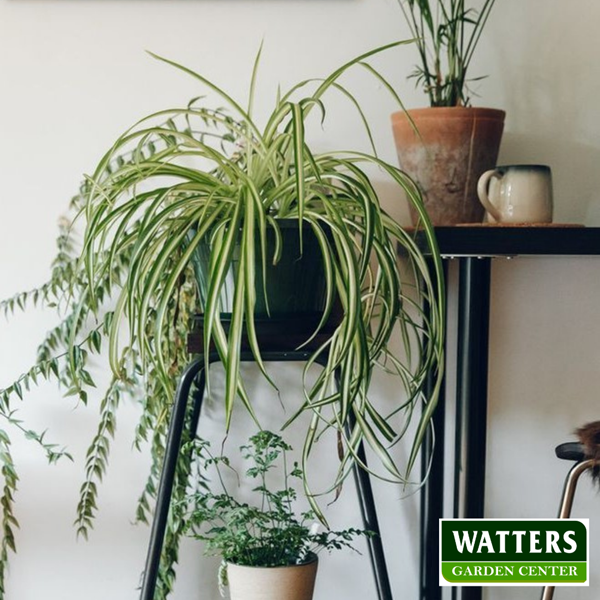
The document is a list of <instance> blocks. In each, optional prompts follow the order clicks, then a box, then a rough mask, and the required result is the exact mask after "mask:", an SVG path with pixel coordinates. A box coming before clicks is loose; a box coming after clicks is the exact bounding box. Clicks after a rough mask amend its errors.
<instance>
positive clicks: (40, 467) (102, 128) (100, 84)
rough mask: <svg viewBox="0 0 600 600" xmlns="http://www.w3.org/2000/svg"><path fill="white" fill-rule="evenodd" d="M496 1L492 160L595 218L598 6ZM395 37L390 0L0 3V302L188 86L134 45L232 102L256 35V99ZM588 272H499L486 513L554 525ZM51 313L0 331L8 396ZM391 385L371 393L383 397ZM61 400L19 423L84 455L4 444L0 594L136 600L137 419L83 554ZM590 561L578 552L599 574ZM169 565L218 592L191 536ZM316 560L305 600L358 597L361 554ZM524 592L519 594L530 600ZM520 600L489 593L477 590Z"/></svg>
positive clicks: (395, 513)
mask: <svg viewBox="0 0 600 600" xmlns="http://www.w3.org/2000/svg"><path fill="white" fill-rule="evenodd" d="M495 11H496V12H495V14H494V16H493V18H492V19H491V21H490V23H489V27H488V31H487V33H486V36H485V39H484V40H482V44H481V52H480V54H479V56H478V59H477V62H476V64H475V65H474V74H475V75H477V74H486V73H487V74H489V75H490V77H489V79H487V80H485V81H484V82H482V83H481V84H478V88H479V92H480V96H481V98H480V101H479V102H478V104H480V105H488V106H495V107H502V108H505V109H507V111H508V119H507V127H506V137H505V141H504V143H503V149H502V156H501V161H502V162H505V163H506V162H525V161H529V162H542V163H548V164H550V165H551V166H552V168H553V170H554V177H555V188H556V189H555V191H556V204H557V207H556V220H558V221H570V222H581V223H585V224H587V225H596V226H598V225H600V202H598V200H599V198H598V193H597V189H598V187H599V184H600V169H598V168H597V164H598V159H599V157H600V115H599V114H598V108H597V98H598V97H600V93H599V92H600V89H599V88H600V73H598V68H597V57H598V56H599V55H600V40H599V38H598V35H597V31H596V24H597V23H598V20H599V19H600V4H598V3H597V2H595V1H594V0H580V1H579V2H578V3H577V7H576V8H574V7H573V3H565V2H559V1H558V0H544V2H540V1H537V2H535V1H530V2H523V1H522V0H501V1H500V2H498V6H497V7H496V9H495ZM405 35H406V30H405V29H404V27H403V23H402V21H401V18H400V14H399V10H398V8H397V6H396V4H395V0H318V1H317V0H303V1H302V0H256V1H252V0H239V1H238V0H220V1H216V0H171V1H166V0H77V1H74V0H70V1H69V0H0V81H1V83H2V85H1V89H2V93H1V94H0V140H1V141H2V143H1V144H0V181H2V187H1V188H0V273H1V274H2V277H1V278H0V297H6V296H8V295H11V294H13V293H14V292H16V291H18V290H21V289H25V288H28V287H31V286H34V285H36V284H38V283H40V282H42V281H44V279H45V277H46V275H47V272H48V266H49V261H50V259H51V255H52V251H53V247H54V246H53V244H54V236H55V223H56V220H57V218H58V216H59V215H60V214H61V213H62V212H64V210H65V208H66V204H67V201H68V199H69V197H70V196H71V195H72V193H73V192H74V190H75V189H76V186H77V185H78V182H79V179H80V176H81V174H82V173H83V172H89V171H90V170H91V169H92V168H93V166H94V163H95V161H96V160H97V159H98V158H99V156H100V154H101V153H102V152H103V151H104V150H105V149H106V147H107V145H108V144H109V143H110V142H111V141H112V140H113V139H114V137H115V136H116V135H117V134H118V133H119V132H121V131H122V130H123V129H124V128H125V127H126V126H128V125H129V124H131V123H132V122H133V121H134V120H135V119H136V118H138V117H139V116H141V115H144V114H146V113H147V112H150V111H152V110H155V109H160V108H163V107H165V106H170V105H178V104H182V103H184V102H186V101H187V99H188V98H189V97H191V96H193V95H195V94H196V93H197V89H196V87H195V84H194V82H193V81H191V80H187V79H186V78H184V77H182V76H181V75H180V74H178V73H176V72H173V71H171V70H169V69H168V68H167V67H165V66H164V65H161V64H158V63H156V62H155V61H153V60H152V59H150V58H149V57H148V56H147V55H145V54H144V52H143V50H144V49H149V50H152V51H155V52H157V53H161V54H164V55H166V56H168V57H170V58H173V59H175V60H178V61H181V62H184V63H186V64H187V65H189V66H191V67H193V68H196V69H198V70H202V71H203V72H204V73H206V74H208V75H210V76H213V77H214V78H215V79H217V80H218V81H219V82H221V83H222V84H223V85H224V86H226V87H227V88H228V89H230V90H231V91H232V93H233V94H235V95H238V96H241V97H243V93H244V90H245V89H246V85H247V80H248V74H249V69H250V65H251V62H252V56H253V54H254V52H255V50H256V48H257V47H258V44H259V43H260V40H261V39H262V38H263V37H264V39H265V52H264V60H263V70H262V78H261V79H262V83H263V84H264V86H265V89H266V92H265V93H264V95H262V96H260V97H259V100H260V104H261V106H263V107H264V106H265V105H266V104H267V101H268V98H269V97H271V96H270V95H272V94H274V91H275V85H276V83H277V82H282V83H283V84H284V85H285V84H286V83H287V84H289V83H293V82H295V81H297V80H299V79H302V78H305V77H308V76H319V75H323V74H327V73H328V72H329V71H330V70H331V69H332V68H333V67H335V66H337V65H338V64H340V63H341V62H342V61H344V60H346V59H348V58H350V57H352V56H353V55H355V54H357V53H360V52H362V51H363V50H366V49H369V48H371V47H374V46H376V45H379V44H382V43H385V42H388V41H391V40H394V39H398V38H401V37H403V36H405ZM413 58H414V55H413V54H412V53H411V51H410V49H409V48H404V49H400V50H397V51H394V52H392V53H390V54H389V55H388V56H386V57H383V58H381V60H379V64H380V65H381V66H382V68H383V69H384V70H385V71H386V73H388V74H389V76H390V78H391V80H392V82H393V83H394V85H396V86H397V88H398V89H399V90H400V91H401V93H402V95H403V97H404V98H405V100H406V103H407V104H408V105H409V106H417V105H418V104H420V103H421V102H422V99H421V97H420V95H419V94H418V93H417V92H415V91H414V90H413V86H412V83H406V81H405V76H406V74H407V73H409V72H410V71H411V69H412V61H413ZM358 83H360V84H361V86H362V87H363V89H362V90H361V100H362V101H363V103H364V105H365V107H366V109H367V111H368V113H369V116H370V117H371V118H372V122H373V123H374V129H375V133H376V137H377V141H378V143H379V146H380V149H381V154H382V156H383V157H384V158H386V159H388V160H394V150H393V146H392V141H391V133H390V131H389V125H388V113H389V112H390V111H391V110H392V108H393V107H392V104H391V102H390V100H389V99H388V98H386V97H385V95H384V94H383V92H382V90H381V89H379V88H378V86H376V85H374V84H372V83H364V82H363V80H362V79H361V80H358ZM343 114H345V113H343ZM364 142H365V140H364V136H363V135H362V134H361V133H359V132H357V130H356V129H354V128H350V127H348V126H346V124H345V122H344V123H339V122H338V123H337V124H335V123H334V124H332V127H331V128H330V129H329V130H328V134H327V137H326V138H325V137H324V136H323V137H322V142H321V143H322V144H323V146H327V147H341V148H351V147H364ZM382 189H384V190H385V189H386V188H385V186H383V185H382ZM385 200H386V204H387V206H388V208H389V210H390V211H391V212H392V213H393V214H395V215H396V216H400V217H401V216H403V215H404V214H405V211H404V208H403V207H402V206H401V205H400V204H399V202H398V200H397V198H395V197H394V195H393V194H390V193H388V194H387V195H386V198H385ZM599 268H600V259H598V260H596V259H559V260H554V259H527V260H525V259H522V260H518V261H512V262H510V263H505V262H498V263H497V264H495V265H494V281H493V318H492V354H491V388H490V427H489V431H490V453H489V457H488V459H489V483H488V485H489V487H488V490H489V497H488V513H489V514H490V516H507V517H508V516H515V517H516V516H531V517H538V516H539V517H541V516H552V515H554V513H555V511H556V501H557V495H558V492H559V488H560V479H561V477H562V474H563V473H564V470H565V466H564V465H560V464H558V461H556V460H555V459H554V458H553V457H552V448H553V446H554V445H555V444H556V443H558V442H560V441H562V440H563V439H565V438H567V437H568V436H569V434H570V432H571V431H572V429H573V428H574V427H575V426H577V425H579V424H581V423H583V422H584V421H585V420H586V419H593V418H598V413H597V409H596V407H597V401H596V396H595V394H596V390H597V389H598V388H599V385H598V384H599V383H600V382H599V379H600V374H599V373H600V370H599V369H598V363H599V361H600V350H599V348H598V344H597V340H598V338H599V336H600V320H599V319H598V308H597V305H598V302H597V298H600V278H598V276H597V273H598V269H599ZM51 323H52V316H50V315H45V314H33V315H29V316H27V317H18V318H16V319H15V320H14V321H13V322H11V323H10V324H6V323H4V322H1V323H0V387H1V386H3V385H5V384H7V383H9V382H10V381H11V380H12V377H14V376H15V375H16V374H18V373H20V372H21V371H22V370H23V369H25V368H26V367H27V366H28V364H29V362H30V361H31V360H32V358H33V356H34V349H35V345H36V341H37V340H38V339H39V336H40V335H41V334H42V333H43V332H44V331H45V329H47V328H48V327H49V326H50V324H51ZM294 376H295V371H293V369H292V370H291V368H288V369H285V370H282V373H281V374H280V375H279V374H278V377H282V378H283V379H282V380H283V381H284V383H285V382H287V381H288V380H293V379H294ZM286 387H290V386H289V385H286ZM389 391H390V390H385V385H384V386H383V388H382V391H380V393H381V394H385V393H386V392H387V393H389ZM267 401H268V400H265V402H267ZM290 402H293V398H290ZM74 408H75V407H74V404H73V402H72V401H70V400H66V401H65V400H60V399H59V395H58V393H57V392H56V391H55V390H54V389H51V388H46V387H44V388H43V389H41V390H40V391H39V392H36V393H35V394H33V395H32V397H31V401H30V402H29V406H28V407H27V409H26V415H27V418H28V419H30V422H31V423H32V424H33V425H35V424H39V426H40V427H45V426H47V425H48V424H50V425H51V435H52V436H53V438H54V439H56V440H58V441H61V442H64V443H67V444H68V445H69V448H70V449H71V450H72V451H73V452H74V454H75V455H76V456H77V458H78V462H77V463H76V464H75V465H68V464H65V465H60V466H57V467H54V468H52V469H48V468H45V467H44V464H43V460H42V458H41V457H40V456H39V453H37V452H36V450H35V449H34V448H32V447H31V446H30V445H27V444H23V443H21V442H18V443H17V442H16V443H15V454H16V455H17V460H18V462H19V463H20V466H21V482H20V490H19V496H18V500H19V504H18V517H19V519H20V521H21V531H20V533H19V537H18V545H19V553H18V555H17V556H16V557H15V559H14V560H13V561H12V567H11V573H10V579H9V586H8V594H7V598H8V599H9V600H37V598H40V597H44V598H47V599H48V600H55V599H56V600H59V599H60V600H75V599H76V598H80V597H86V598H87V599H88V600H95V599H96V598H97V599H99V598H105V597H111V598H113V599H114V600H132V599H133V598H136V597H137V593H136V591H135V587H136V585H137V582H138V574H139V572H140V570H141V566H142V564H143V558H144V554H145V545H146V541H147V530H146V529H145V528H143V527H133V526H131V525H130V521H131V519H132V517H133V505H134V501H135V498H136V495H137V493H138V491H139V489H140V486H141V484H142V482H143V473H144V468H145V466H146V463H147V459H146V457H144V456H139V455H134V454H132V453H131V452H130V450H129V447H130V443H131V429H132V424H133V422H134V416H135V410H134V409H133V408H132V407H130V408H129V411H128V412H127V414H126V415H125V418H124V419H123V421H122V424H121V428H120V430H119V437H118V440H117V445H116V447H115V450H114V454H113V462H112V464H113V468H112V470H111V472H110V474H109V476H108V477H107V480H106V485H105V486H104V488H103V490H102V492H101V494H102V495H101V509H102V511H101V516H100V518H99V521H98V525H97V527H96V531H95V533H94V534H93V536H92V539H91V540H90V541H89V542H88V543H84V542H82V541H79V542H76V541H75V538H74V532H73V531H72V530H71V529H70V524H71V522H72V520H73V518H74V511H75V503H76V496H77V489H78V486H79V484H80V481H81V476H82V470H83V467H82V460H83V452H84V449H85V443H86V440H87V439H88V436H89V435H90V433H91V432H92V431H93V423H94V408H93V407H91V408H88V409H85V408H84V409H81V407H79V408H78V409H77V410H74ZM215 418H216V417H215ZM210 423H212V421H211V422H210ZM0 426H1V425H0ZM211 427H212V425H211V424H209V425H208V428H209V429H210V428H211ZM213 429H214V428H213ZM524 457H527V459H528V460H527V462H525V460H524ZM530 465H531V466H530ZM348 491H349V492H350V490H348ZM381 494H382V495H383V500H384V503H385V510H384V512H385V516H384V525H385V526H386V529H387V539H388V540H389V541H390V543H389V546H390V549H391V550H392V556H391V558H392V563H391V570H392V574H393V579H394V587H395V589H396V590H397V591H398V593H399V594H400V592H401V593H402V595H403V596H404V595H405V596H406V597H416V545H415V539H416V538H415V535H414V532H415V521H416V506H415V501H414V499H412V500H410V499H409V500H408V501H405V502H403V503H398V502H397V501H396V500H397V498H398V497H399V496H400V492H399V491H398V490H390V489H389V488H387V489H385V490H381ZM581 498H582V499H581V501H580V502H579V503H578V506H577V511H578V514H580V516H589V517H591V518H592V527H593V528H594V526H595V523H596V521H597V519H598V516H599V514H600V511H599V507H598V502H597V497H596V496H595V495H594V493H591V492H590V491H589V489H586V490H585V492H583V493H582V494H581ZM343 503H344V504H343V505H340V506H339V508H338V507H336V508H335V511H334V513H333V514H334V515H335V516H334V518H335V519H339V520H340V522H347V521H350V520H351V519H352V518H353V515H354V513H355V510H354V506H353V499H352V496H351V494H348V493H347V494H346V497H345V498H344V499H343ZM592 532H594V529H592ZM597 550H598V548H597V546H596V547H594V546H593V547H592V562H593V563H594V561H597V559H598V553H597ZM183 554H184V556H183V559H182V563H183V566H182V569H180V571H181V576H180V580H179V585H178V591H177V597H178V598H183V597H188V598H196V597H197V598H200V597H203V598H215V597H216V596H215V595H214V594H215V593H216V592H215V591H214V585H213V583H212V580H210V584H209V586H210V587H209V588H208V589H210V590H211V591H210V593H209V592H208V591H204V589H205V588H204V587H202V585H204V586H206V584H202V585H201V584H200V581H207V579H209V578H210V577H211V574H210V572H211V569H212V564H209V563H207V562H206V561H201V558H200V550H199V549H198V548H197V547H195V546H193V547H192V546H191V545H189V546H187V545H186V548H185V551H184V553H183ZM350 561H352V562H350ZM323 563H324V564H323V565H322V572H321V574H320V583H319V586H320V588H319V594H320V595H319V596H317V597H331V598H339V597H344V598H348V599H349V600H354V599H357V600H358V598H363V597H371V596H372V588H371V581H370V579H369V573H368V570H367V566H366V557H362V558H361V557H351V556H347V555H344V556H341V557H340V556H338V557H332V558H331V559H325V560H324V561H323ZM599 584H600V583H599V581H598V580H594V582H593V585H592V587H591V588H590V589H589V590H581V591H579V590H568V591H565V592H561V598H572V599H574V598H592V597H596V596H597V590H598V587H599ZM200 589H202V591H203V592H204V593H203V594H202V595H201V593H200V591H199V590H200ZM537 593H538V592H537V590H533V589H531V590H519V591H518V594H519V598H524V599H528V598H535V597H537ZM514 594H515V592H514V591H511V590H510V589H508V590H501V589H500V590H494V591H493V592H492V593H490V594H489V597H490V598H494V599H501V598H511V597H513V596H514Z"/></svg>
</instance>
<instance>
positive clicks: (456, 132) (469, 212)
mask: <svg viewBox="0 0 600 600" xmlns="http://www.w3.org/2000/svg"><path fill="white" fill-rule="evenodd" d="M407 112H408V114H409V115H410V117H411V119H412V120H413V122H414V124H415V125H416V127H417V130H418V133H417V132H415V130H414V128H413V126H412V124H411V122H410V120H409V119H408V116H407V114H406V113H405V112H397V113H394V114H393V115H392V127H393V130H394V139H395V142H396V150H397V152H398V160H399V162H400V167H401V168H402V170H404V171H405V172H406V173H408V175H410V176H411V177H412V178H413V179H414V180H415V181H416V182H417V184H418V185H419V188H420V189H421V192H422V193H423V199H424V201H425V208H426V209H427V213H428V214H429V217H430V219H431V221H432V222H433V224H434V225H454V224H456V223H480V222H481V221H482V220H483V215H484V208H483V206H482V205H481V203H480V202H479V199H478V198H477V181H478V179H479V177H480V176H481V175H482V174H483V173H484V172H485V171H487V170H489V169H493V168H494V167H495V166H496V161H497V159H498V150H499V148H500V140H501V139H502V130H503V129H504V116H505V112H504V111H502V110H495V109H491V108H463V107H456V108H421V109H416V110H409V111H407ZM411 215H412V217H413V222H415V219H416V214H415V212H414V211H413V210H412V207H411ZM415 224H416V223H415Z"/></svg>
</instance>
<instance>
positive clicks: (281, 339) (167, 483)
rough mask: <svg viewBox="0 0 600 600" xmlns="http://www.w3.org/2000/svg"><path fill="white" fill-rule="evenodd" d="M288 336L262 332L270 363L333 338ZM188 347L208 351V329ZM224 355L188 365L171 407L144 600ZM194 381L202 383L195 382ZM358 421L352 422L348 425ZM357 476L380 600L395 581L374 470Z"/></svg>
mask: <svg viewBox="0 0 600 600" xmlns="http://www.w3.org/2000/svg"><path fill="white" fill-rule="evenodd" d="M286 331H287V333H286V335H285V336H282V335H281V334H280V333H275V334H273V332H269V331H267V332H266V333H265V332H264V331H263V332H262V334H261V333H260V332H259V345H260V347H261V355H262V358H263V360H264V361H265V362H294V361H296V362H301V361H306V360H307V359H308V358H309V357H310V356H311V354H312V352H311V348H315V347H319V346H320V345H321V344H322V343H323V341H324V340H325V339H326V338H327V332H325V333H323V334H319V335H318V336H317V337H316V338H315V339H314V340H313V341H312V342H311V345H310V346H308V347H307V348H305V349H302V350H297V349H296V348H298V346H299V345H300V344H301V343H302V341H303V339H302V338H301V337H299V336H298V334H297V333H296V332H295V330H294V323H290V327H289V328H288V329H287V330H286ZM188 347H189V350H190V352H191V353H202V351H203V344H202V334H201V332H198V333H195V334H192V335H190V337H189V339H188ZM241 360H242V361H244V362H254V356H253V354H252V352H251V350H250V349H249V348H247V347H246V348H245V349H243V350H242V353H241ZM219 361H220V359H219V356H218V354H217V353H216V352H214V351H213V352H211V353H210V354H209V357H208V361H205V360H204V356H203V355H202V354H200V356H199V357H198V358H196V359H195V360H193V361H192V362H191V363H190V364H189V365H188V366H187V367H186V368H185V370H184V372H183V373H182V375H181V379H180V381H179V385H178V387H177V391H176V393H175V399H174V403H173V408H172V412H171V422H170V424H169V430H168V435H167V442H166V448H165V457H164V461H163V465H162V471H161V477H160V484H159V489H158V493H157V498H156V507H155V512H154V519H153V522H152V528H151V532H150V542H149V546H148V554H147V558H146V567H145V570H144V575H143V581H142V589H141V594H140V600H154V594H155V590H156V583H157V577H158V571H159V567H160V560H161V553H162V548H163V544H164V536H165V532H166V527H167V521H168V516H169V510H170V502H171V496H172V493H173V486H174V483H175V478H176V468H177V462H178V458H179V454H180V451H181V446H182V440H183V433H184V430H185V427H186V416H188V419H187V420H188V421H189V423H188V425H189V428H190V429H189V431H190V435H191V436H194V435H196V431H197V429H198V423H199V419H200V415H201V409H202V402H203V398H204V387H205V381H206V372H205V368H206V364H207V363H208V364H213V363H216V362H219ZM325 361H326V357H325V356H322V357H321V360H320V361H318V362H319V364H321V365H323V363H324V362H325ZM194 383H195V384H196V385H195V386H194ZM190 397H191V398H193V402H194V404H193V406H192V411H191V415H190V411H189V410H188V409H189V404H188V403H189V400H190ZM352 425H353V423H352V422H349V423H348V427H352ZM358 455H359V458H360V460H361V461H364V464H365V465H366V464H367V463H366V456H365V453H364V448H363V446H362V445H361V446H360V448H359V451H358ZM354 479H355V484H356V490H357V495H358V500H359V508H360V512H361V516H362V520H363V525H364V528H365V529H368V530H370V531H373V532H374V533H375V535H374V536H369V537H368V538H367V540H368V541H367V543H368V551H369V558H370V562H371V566H372V569H373V575H374V578H375V586H376V589H377V598H378V600H392V592H391V587H390V582H389V576H388V571H387V565H386V561H385V555H384V551H383V545H382V540H381V536H380V530H379V523H378V519H377V511H376V508H375V501H374V497H373V491H372V488H371V482H370V478H369V474H368V473H367V472H366V471H364V470H363V469H359V468H358V467H355V468H354Z"/></svg>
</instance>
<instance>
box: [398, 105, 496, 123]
mask: <svg viewBox="0 0 600 600" xmlns="http://www.w3.org/2000/svg"><path fill="white" fill-rule="evenodd" d="M407 114H409V115H410V116H411V118H412V119H428V118H430V119H440V118H446V119H465V118H468V119H472V118H473V117H477V118H478V119H502V120H504V118H505V116H506V111H504V110H501V109H499V108H482V107H479V106H428V107H425V108H408V109H406V110H400V111H397V112H394V113H392V121H399V120H401V121H405V120H407V117H406V115H407Z"/></svg>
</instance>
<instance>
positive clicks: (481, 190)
mask: <svg viewBox="0 0 600 600" xmlns="http://www.w3.org/2000/svg"><path fill="white" fill-rule="evenodd" d="M477 194H478V196H479V200H480V202H481V204H483V206H484V207H485V210H486V211H487V212H488V216H489V217H491V219H489V220H491V221H492V222H494V221H495V222H497V223H552V207H553V201H552V171H551V170H550V167H548V166H546V165H507V166H503V167H496V168H495V169H492V170H491V171H486V172H485V173H484V174H483V175H482V176H481V177H480V178H479V183H478V184H477Z"/></svg>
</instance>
